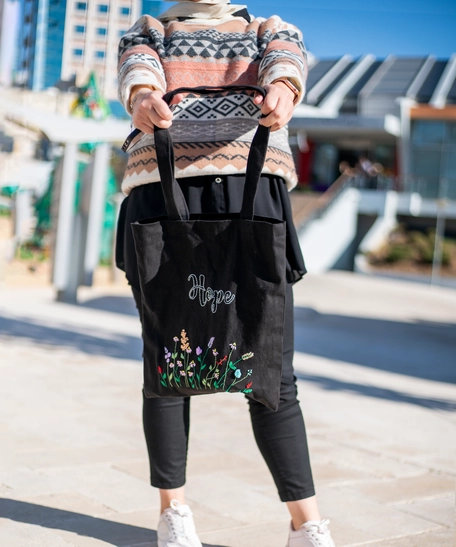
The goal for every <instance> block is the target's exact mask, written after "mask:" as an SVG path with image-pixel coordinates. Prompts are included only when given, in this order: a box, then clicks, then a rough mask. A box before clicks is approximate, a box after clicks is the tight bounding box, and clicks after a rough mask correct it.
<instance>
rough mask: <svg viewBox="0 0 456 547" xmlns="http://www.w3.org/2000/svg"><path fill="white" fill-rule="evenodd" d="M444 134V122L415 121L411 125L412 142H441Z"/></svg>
mask: <svg viewBox="0 0 456 547" xmlns="http://www.w3.org/2000/svg"><path fill="white" fill-rule="evenodd" d="M444 135H445V122H438V121H424V120H423V121H421V120H420V121H416V122H414V123H413V126H412V143H414V144H441V143H442V142H443V140H444Z"/></svg>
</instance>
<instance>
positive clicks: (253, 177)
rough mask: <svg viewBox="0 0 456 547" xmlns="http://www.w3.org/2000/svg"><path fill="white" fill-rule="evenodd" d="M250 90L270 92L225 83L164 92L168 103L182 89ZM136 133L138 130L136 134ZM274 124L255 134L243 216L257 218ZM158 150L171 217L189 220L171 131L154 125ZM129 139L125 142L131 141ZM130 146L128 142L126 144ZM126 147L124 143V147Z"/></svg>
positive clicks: (207, 91) (198, 91)
mask: <svg viewBox="0 0 456 547" xmlns="http://www.w3.org/2000/svg"><path fill="white" fill-rule="evenodd" d="M235 89H236V90H247V91H255V92H257V93H261V95H263V97H265V96H266V91H265V90H264V89H263V88H262V87H258V86H247V85H246V86H224V87H194V88H191V87H181V88H178V89H175V90H173V91H170V92H169V93H166V94H165V95H163V100H164V101H165V102H167V103H168V104H169V103H170V102H171V100H172V98H173V97H174V96H175V95H177V94H179V93H196V94H200V95H209V94H211V95H212V94H214V93H219V92H225V91H230V90H235ZM133 133H136V134H135V135H134V136H132V135H133ZM133 133H132V134H130V135H129V137H128V139H127V141H128V140H129V139H130V140H129V142H131V140H133V138H134V137H135V136H136V135H138V134H139V133H140V131H139V130H135V131H134V132H133ZM269 133H270V128H269V127H265V126H263V125H258V128H257V131H256V133H255V136H254V137H253V140H252V144H251V146H250V152H249V157H248V160H247V170H246V175H245V187H244V196H243V202H242V209H241V215H240V216H241V218H243V219H253V210H254V204H255V196H256V192H257V188H258V182H259V180H260V177H261V173H262V171H263V166H264V162H265V160H266V153H267V149H268V141H269ZM154 137H155V150H156V154H157V163H158V170H159V172H160V181H161V186H162V190H163V196H164V198H165V205H166V211H167V213H168V218H169V219H170V220H188V219H189V211H188V207H187V204H186V201H185V198H184V195H183V193H182V190H181V189H180V186H179V184H178V183H177V181H176V179H175V176H174V149H173V142H172V140H171V135H170V133H169V131H168V130H167V129H160V128H158V127H154ZM127 141H125V143H124V146H125V144H126V143H127ZM126 148H128V145H127V146H126ZM123 149H124V147H122V150H123Z"/></svg>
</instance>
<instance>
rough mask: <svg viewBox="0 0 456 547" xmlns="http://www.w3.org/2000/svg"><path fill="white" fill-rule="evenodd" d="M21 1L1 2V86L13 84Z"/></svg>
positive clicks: (7, 0)
mask: <svg viewBox="0 0 456 547" xmlns="http://www.w3.org/2000/svg"><path fill="white" fill-rule="evenodd" d="M20 7H21V4H20V0H0V84H1V85H5V86H9V85H11V83H12V77H13V71H14V65H15V62H16V55H17V40H16V38H17V34H18V31H19V19H20Z"/></svg>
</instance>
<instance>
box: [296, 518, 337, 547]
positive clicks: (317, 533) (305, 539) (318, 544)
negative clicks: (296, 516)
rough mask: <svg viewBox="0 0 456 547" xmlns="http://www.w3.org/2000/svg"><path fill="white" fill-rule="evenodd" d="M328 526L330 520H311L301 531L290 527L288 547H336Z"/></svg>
mask: <svg viewBox="0 0 456 547" xmlns="http://www.w3.org/2000/svg"><path fill="white" fill-rule="evenodd" d="M328 524H329V520H328V519H325V520H309V521H307V522H305V523H304V524H303V525H302V526H301V528H299V530H294V529H293V526H292V525H290V533H289V536H288V543H287V547H335V545H334V541H333V540H332V538H331V533H330V531H329V528H328Z"/></svg>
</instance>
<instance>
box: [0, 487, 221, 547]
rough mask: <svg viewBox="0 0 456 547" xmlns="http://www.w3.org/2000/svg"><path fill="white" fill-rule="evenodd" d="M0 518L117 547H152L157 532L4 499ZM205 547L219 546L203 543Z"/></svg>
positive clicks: (1, 503) (0, 505)
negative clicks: (147, 545) (138, 546)
mask: <svg viewBox="0 0 456 547" xmlns="http://www.w3.org/2000/svg"><path fill="white" fill-rule="evenodd" d="M0 517H2V518H7V519H10V520H14V521H16V522H25V523H28V524H35V525H38V526H42V527H45V528H52V529H54V530H66V531H68V532H74V533H75V534H78V535H80V536H85V537H91V538H95V539H100V540H101V541H105V542H106V543H108V544H109V545H115V546H118V547H123V546H127V545H133V544H138V543H147V542H150V546H151V547H152V546H155V545H156V541H157V532H156V531H155V530H152V529H150V530H149V529H148V528H141V527H139V526H132V525H131V524H123V523H120V522H113V521H111V520H106V519H103V518H99V517H91V516H89V515H84V514H82V513H74V512H73V511H63V510H62V509H54V508H53V507H46V506H44V505H38V504H35V503H27V502H23V501H17V500H12V499H8V498H0ZM11 547H12V546H11ZM205 547H222V546H221V545H207V544H205Z"/></svg>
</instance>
